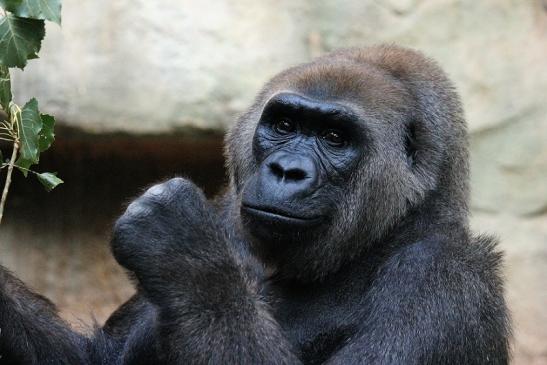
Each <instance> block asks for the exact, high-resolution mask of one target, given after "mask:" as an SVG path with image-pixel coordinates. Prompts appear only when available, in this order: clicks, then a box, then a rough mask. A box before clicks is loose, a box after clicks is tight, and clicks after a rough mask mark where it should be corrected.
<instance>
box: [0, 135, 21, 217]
mask: <svg viewBox="0 0 547 365" xmlns="http://www.w3.org/2000/svg"><path fill="white" fill-rule="evenodd" d="M18 151H19V140H15V141H14V142H13V151H12V152H11V159H10V161H9V165H8V173H7V175H6V182H5V184H4V191H3V192H2V200H0V224H2V217H3V216H4V206H5V205H6V199H7V198H8V191H9V187H10V185H11V174H12V172H13V166H14V165H15V159H16V158H17V152H18Z"/></svg>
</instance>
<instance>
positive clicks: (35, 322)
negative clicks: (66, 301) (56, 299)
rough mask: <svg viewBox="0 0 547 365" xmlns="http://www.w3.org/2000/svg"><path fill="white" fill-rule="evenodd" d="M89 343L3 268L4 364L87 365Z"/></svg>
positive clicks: (0, 325)
mask: <svg viewBox="0 0 547 365" xmlns="http://www.w3.org/2000/svg"><path fill="white" fill-rule="evenodd" d="M86 345H87V339H86V338H85V337H84V336H82V335H80V334H78V333H76V332H74V331H72V330H71V329H70V327H69V326H68V325H67V324H66V323H65V322H64V321H63V320H62V319H61V318H60V317H59V316H58V315H57V310H56V309H55V307H54V305H53V304H52V303H51V302H50V301H49V300H47V299H46V298H44V297H42V296H40V295H38V294H35V293H33V292H32V291H30V290H29V289H28V288H27V287H26V286H25V285H24V284H23V283H22V282H21V281H20V280H18V279H17V278H15V277H14V276H13V275H11V273H9V272H8V271H7V270H5V269H4V268H3V267H1V266H0V363H2V364H8V363H9V364H85V363H87V360H86V359H85V358H86V355H84V350H85V346H86Z"/></svg>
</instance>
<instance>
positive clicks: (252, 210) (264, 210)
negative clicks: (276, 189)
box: [241, 204, 321, 226]
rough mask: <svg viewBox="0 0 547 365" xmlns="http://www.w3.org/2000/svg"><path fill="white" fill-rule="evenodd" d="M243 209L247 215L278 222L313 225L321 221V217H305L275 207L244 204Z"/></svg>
mask: <svg viewBox="0 0 547 365" xmlns="http://www.w3.org/2000/svg"><path fill="white" fill-rule="evenodd" d="M241 210H242V211H243V212H244V213H246V214H247V215H250V216H252V217H253V218H258V219H260V220H265V221H272V222H277V223H285V224H293V225H300V226H303V225H313V224H316V223H319V222H320V221H321V217H319V216H314V217H305V216H300V215H295V214H293V213H289V212H287V211H285V210H281V209H279V208H275V207H263V206H253V205H249V204H243V205H242V206H241Z"/></svg>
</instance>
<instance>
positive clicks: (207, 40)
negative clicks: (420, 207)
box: [3, 0, 547, 364]
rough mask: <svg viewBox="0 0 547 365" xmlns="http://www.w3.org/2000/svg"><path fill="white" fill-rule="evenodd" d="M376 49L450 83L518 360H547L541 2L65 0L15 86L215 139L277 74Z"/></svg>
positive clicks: (79, 111)
mask: <svg viewBox="0 0 547 365" xmlns="http://www.w3.org/2000/svg"><path fill="white" fill-rule="evenodd" d="M379 42H395V43H399V44H402V45H407V46H411V47H415V48H418V49H421V50H422V51H424V52H425V53H426V54H428V55H430V56H432V57H434V58H435V59H437V60H438V61H439V63H440V64H441V65H442V66H443V68H444V69H445V70H447V72H448V73H449V75H450V76H451V78H452V79H453V80H454V81H455V84H456V86H457V88H458V90H459V91H460V93H461V95H462V98H463V102H464V105H465V110H466V113H467V117H468V122H469V126H470V130H471V132H472V141H471V142H472V145H471V147H472V148H471V152H472V187H473V196H472V197H473V199H472V207H473V211H474V212H475V216H474V218H473V225H474V227H475V228H476V229H478V230H480V231H487V232H494V233H497V234H498V235H499V236H500V237H501V239H502V247H503V249H505V250H506V252H507V268H506V275H507V278H508V285H507V291H508V298H509V303H510V306H511V309H512V312H513V317H514V319H515V326H516V330H515V337H516V338H515V351H514V352H515V363H516V364H540V363H542V364H547V355H546V354H547V333H546V332H545V323H546V322H547V318H546V316H547V309H546V308H547V298H546V297H545V294H544V293H545V292H546V287H545V285H546V284H545V283H546V282H547V277H546V275H547V233H546V232H547V66H546V65H547V2H546V1H545V0H519V1H515V0H484V1H475V0H436V1H425V0H388V1H373V0H337V1H334V0H317V1H309V0H278V1H254V0H240V1H229V0H215V1H176V0H164V1H162V2H150V1H143V0H131V1H130V0H95V1H78V0H65V1H64V11H63V28H62V29H59V28H58V27H57V26H55V25H51V26H48V36H47V37H46V40H45V42H44V44H43V51H42V53H41V57H42V59H41V60H40V61H32V62H31V63H30V65H29V66H28V68H27V70H26V71H25V72H24V73H20V72H18V73H17V74H16V75H15V83H14V86H15V92H16V95H17V99H18V100H19V101H20V102H24V101H26V100H27V99H28V98H30V97H31V96H37V97H38V100H40V102H41V104H42V109H43V110H44V111H47V112H50V113H52V114H54V115H56V116H58V118H59V119H60V120H61V122H62V123H64V124H65V125H71V126H76V127H79V128H82V129H85V130H88V131H92V132H97V133H101V132H107V131H119V130H122V131H127V132H130V133H149V132H152V133H162V132H172V131H182V132H183V133H189V132H191V131H193V130H196V129H198V130H199V129H208V130H216V131H221V130H223V129H224V128H225V127H226V126H227V125H229V124H230V123H231V122H232V121H233V120H234V117H235V116H236V115H237V114H238V113H239V112H241V111H242V110H243V109H244V108H245V107H246V106H247V105H248V104H249V103H250V102H251V100H252V98H253V96H254V95H255V93H256V91H257V90H258V88H259V87H260V86H261V84H262V83H263V82H264V81H265V80H267V79H268V78H269V77H270V76H272V75H273V74H275V73H276V72H278V71H279V70H281V69H283V68H285V67H287V66H290V65H292V64H295V63H298V62H302V61H306V60H308V59H310V58H312V57H313V56H316V55H320V54H322V53H324V52H326V51H329V50H331V49H334V48H337V47H342V46H362V45H369V44H374V43H379ZM196 158H198V157H196ZM8 238H9V237H8ZM3 239H5V236H3ZM15 269H16V270H17V268H15ZM38 285H39V286H40V284H38ZM69 306H70V305H69Z"/></svg>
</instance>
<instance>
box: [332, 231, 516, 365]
mask: <svg viewBox="0 0 547 365" xmlns="http://www.w3.org/2000/svg"><path fill="white" fill-rule="evenodd" d="M493 247H494V243H493V242H492V240H491V239H489V238H486V237H482V238H479V239H477V240H475V241H474V242H471V243H469V242H467V243H454V242H452V243H450V241H449V239H446V241H445V242H443V241H442V240H432V241H428V242H417V243H414V244H411V245H408V246H406V247H404V248H402V249H401V250H400V251H399V252H398V253H397V254H395V255H394V256H393V257H391V258H390V259H389V260H388V261H387V262H386V263H385V264H384V265H383V267H382V268H381V269H380V271H379V273H378V276H377V278H376V280H375V283H374V284H373V286H372V289H371V290H370V291H369V292H368V293H367V295H366V297H365V298H364V300H363V308H362V310H363V312H362V313H363V318H364V319H363V320H362V321H361V324H360V325H359V328H360V329H359V331H358V333H357V334H356V335H355V336H353V337H352V339H351V340H350V341H349V342H348V343H347V344H346V345H345V347H344V348H342V349H341V350H340V351H338V353H337V354H336V355H334V356H333V357H332V358H331V359H330V360H329V361H327V363H328V364H332V365H334V364H416V365H418V364H447V365H450V364H454V365H456V364H477V365H479V364H500V365H501V364H507V363H508V361H509V353H508V350H507V349H508V343H507V342H508V338H509V336H508V328H509V324H508V318H507V316H506V308H505V304H504V301H503V296H502V290H501V282H499V279H498V273H497V271H498V270H499V264H500V259H501V257H500V255H499V254H498V253H496V252H495V251H493ZM500 333H503V334H506V335H505V336H499V334H500Z"/></svg>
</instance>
